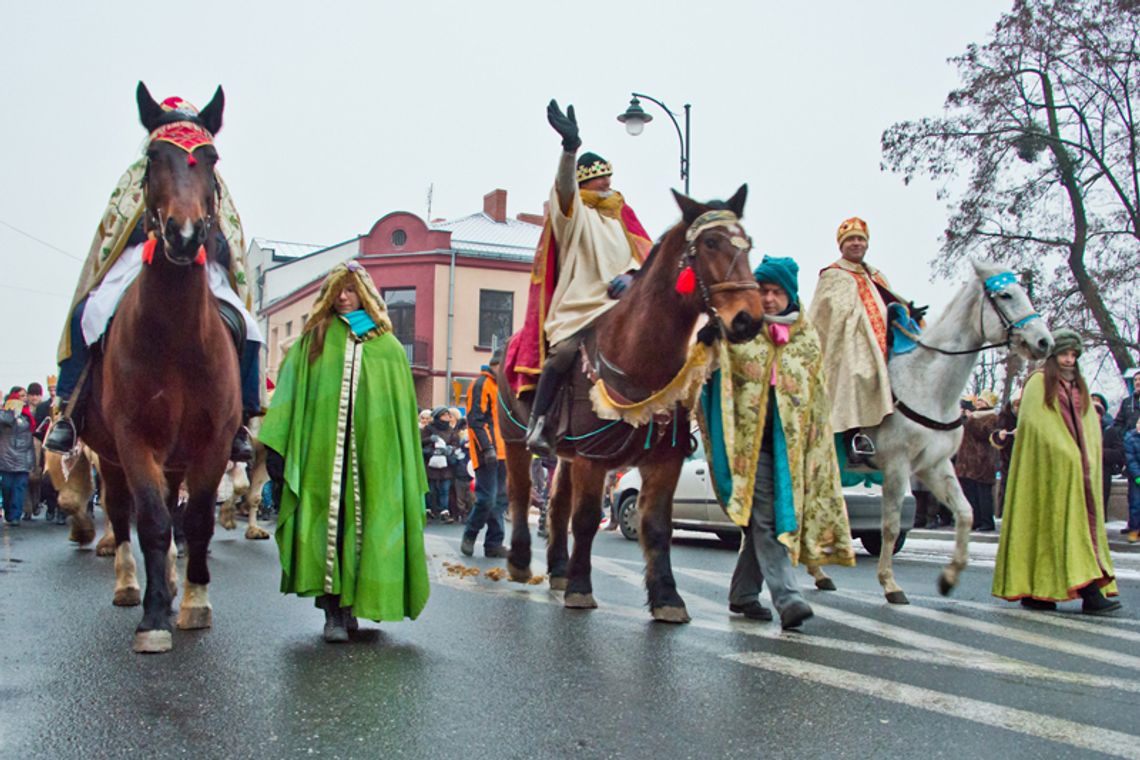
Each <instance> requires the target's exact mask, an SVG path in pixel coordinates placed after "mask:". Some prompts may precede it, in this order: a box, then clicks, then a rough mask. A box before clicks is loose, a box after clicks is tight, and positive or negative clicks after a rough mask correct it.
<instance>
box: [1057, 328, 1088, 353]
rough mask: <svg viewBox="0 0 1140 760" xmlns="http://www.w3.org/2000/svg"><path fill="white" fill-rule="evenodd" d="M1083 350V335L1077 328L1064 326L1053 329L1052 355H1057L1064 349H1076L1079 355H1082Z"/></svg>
mask: <svg viewBox="0 0 1140 760" xmlns="http://www.w3.org/2000/svg"><path fill="white" fill-rule="evenodd" d="M1083 350H1084V346H1082V345H1081V336H1080V335H1079V334H1078V333H1077V331H1076V330H1070V329H1069V328H1067V327H1062V328H1060V329H1059V330H1054V331H1053V353H1051V354H1049V355H1050V356H1056V355H1057V354H1059V353H1061V352H1062V351H1076V352H1077V356H1080V355H1081V352H1082V351H1083Z"/></svg>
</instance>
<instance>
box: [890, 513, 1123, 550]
mask: <svg viewBox="0 0 1140 760" xmlns="http://www.w3.org/2000/svg"><path fill="white" fill-rule="evenodd" d="M995 522H996V523H997V530H995V531H987V532H985V533H979V532H976V531H975V532H971V533H970V542H971V543H977V544H996V543H997V542H998V536H999V534H1000V531H1001V520H1000V519H999V520H995ZM1126 525H1127V523H1125V522H1124V521H1123V520H1113V521H1111V522H1108V523H1105V526H1104V528H1105V531H1106V532H1107V533H1108V548H1109V550H1110V551H1112V552H1115V553H1120V554H1140V543H1137V544H1130V543H1128V539H1127V538H1126V537H1125V536H1124V534H1122V533H1121V532H1120V531H1122V530H1124V528H1125V526H1126ZM907 536H908V537H909V538H921V539H928V540H936V541H953V540H954V528H952V527H950V528H938V529H936V530H927V529H926V528H914V529H912V530H911V531H910V532H909V533H907Z"/></svg>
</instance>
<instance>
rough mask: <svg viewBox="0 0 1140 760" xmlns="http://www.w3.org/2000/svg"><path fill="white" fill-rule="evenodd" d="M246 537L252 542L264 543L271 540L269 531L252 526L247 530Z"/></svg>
mask: <svg viewBox="0 0 1140 760" xmlns="http://www.w3.org/2000/svg"><path fill="white" fill-rule="evenodd" d="M245 537H246V538H247V539H248V540H250V541H264V540H265V539H267V538H269V531H267V530H262V529H261V528H255V527H253V526H252V525H251V526H249V527H248V528H246V529H245Z"/></svg>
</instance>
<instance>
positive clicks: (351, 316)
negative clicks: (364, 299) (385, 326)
mask: <svg viewBox="0 0 1140 760" xmlns="http://www.w3.org/2000/svg"><path fill="white" fill-rule="evenodd" d="M341 316H342V317H344V321H345V322H348V329H350V330H352V333H353V335H355V336H356V337H358V338H363V337H364V336H365V335H366V334H367V333H368V331H369V330H375V329H376V321H375V320H374V319H372V317H370V316H368V312H366V311H365V310H364V309H357V310H356V311H350V312H349V313H347V314H342V315H341Z"/></svg>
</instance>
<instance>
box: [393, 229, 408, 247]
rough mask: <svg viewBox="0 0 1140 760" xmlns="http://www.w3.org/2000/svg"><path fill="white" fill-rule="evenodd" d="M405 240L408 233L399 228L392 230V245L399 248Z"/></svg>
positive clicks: (406, 240)
mask: <svg viewBox="0 0 1140 760" xmlns="http://www.w3.org/2000/svg"><path fill="white" fill-rule="evenodd" d="M406 242H408V233H406V232H404V231H403V230H402V229H399V228H397V229H394V230H392V245H394V246H396V247H397V248H399V247H400V246H402V245H403V244H404V243H406Z"/></svg>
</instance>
